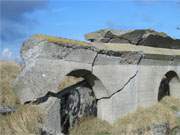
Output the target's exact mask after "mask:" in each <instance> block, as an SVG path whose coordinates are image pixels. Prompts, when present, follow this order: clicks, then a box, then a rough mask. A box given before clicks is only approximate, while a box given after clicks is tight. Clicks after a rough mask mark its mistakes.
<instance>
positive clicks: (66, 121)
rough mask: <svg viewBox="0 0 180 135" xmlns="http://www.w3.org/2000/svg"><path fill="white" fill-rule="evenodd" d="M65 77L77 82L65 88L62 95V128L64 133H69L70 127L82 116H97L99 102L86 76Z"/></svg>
mask: <svg viewBox="0 0 180 135" xmlns="http://www.w3.org/2000/svg"><path fill="white" fill-rule="evenodd" d="M65 78H71V79H68V81H70V83H72V84H73V83H74V81H75V84H73V85H72V86H70V87H67V88H65V89H64V94H63V96H62V97H61V111H60V115H61V130H62V133H64V134H68V133H69V129H70V128H72V127H73V126H74V125H75V124H77V123H78V122H79V120H80V119H81V118H83V117H92V116H93V117H96V116H97V103H96V97H95V94H94V92H93V90H92V87H91V85H90V84H89V83H88V81H86V79H85V78H83V77H77V76H66V77H65ZM71 80H74V81H71ZM61 84H62V83H61Z"/></svg>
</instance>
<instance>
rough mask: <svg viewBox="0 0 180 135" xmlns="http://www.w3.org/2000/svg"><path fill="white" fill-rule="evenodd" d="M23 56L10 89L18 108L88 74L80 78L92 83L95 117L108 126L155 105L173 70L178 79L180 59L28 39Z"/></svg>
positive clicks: (23, 49)
mask: <svg viewBox="0 0 180 135" xmlns="http://www.w3.org/2000/svg"><path fill="white" fill-rule="evenodd" d="M157 51H158V50H157ZM21 52H22V57H23V59H24V61H25V67H24V69H23V71H22V72H21V74H20V76H19V77H18V78H17V80H16V82H15V84H14V86H15V92H16V93H17V95H18V96H19V97H20V99H21V102H22V103H24V102H26V101H31V100H33V99H36V98H39V97H42V96H44V95H46V94H47V93H48V92H49V91H51V92H57V88H58V85H59V82H61V81H62V80H63V79H64V77H65V76H66V75H68V74H69V73H71V72H72V71H78V70H84V71H88V72H90V73H88V74H84V75H82V76H81V77H84V78H85V79H87V81H88V82H90V84H91V86H92V89H93V91H94V93H95V96H96V98H97V100H98V102H97V108H98V117H99V118H101V119H103V120H106V121H108V122H110V123H113V122H114V121H115V120H116V119H117V118H119V117H122V116H124V115H125V114H127V113H129V112H132V111H134V110H135V109H136V108H137V107H138V106H149V105H151V104H153V103H155V102H157V94H158V90H159V85H160V81H161V79H162V77H163V76H164V75H165V74H166V72H168V71H169V70H173V71H175V72H176V73H177V74H178V75H179V76H180V57H175V56H167V55H166V54H164V55H161V56H160V55H156V54H151V55H147V54H144V53H143V52H134V51H129V52H127V51H119V52H115V51H106V50H100V49H97V48H94V47H90V48H88V47H82V46H66V45H61V44H54V43H49V42H47V41H34V40H33V41H32V40H31V39H30V40H28V41H27V42H26V43H25V44H24V46H23V48H22V51H21ZM176 55H177V54H176ZM179 55H180V53H179ZM172 84H179V82H178V81H176V82H174V83H172ZM173 87H175V85H173V86H172V85H171V88H173ZM178 87H179V86H178ZM175 91H176V92H177V93H178V94H179V93H180V92H179V91H178V90H177V89H176V90H175ZM174 93H175V92H174ZM178 94H177V95H178ZM179 95H180V94H179Z"/></svg>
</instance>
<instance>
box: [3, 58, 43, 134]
mask: <svg viewBox="0 0 180 135" xmlns="http://www.w3.org/2000/svg"><path fill="white" fill-rule="evenodd" d="M19 72H20V66H19V65H18V64H16V63H15V62H5V61H0V73H1V74H0V77H1V78H0V105H1V106H10V107H15V108H16V109H17V110H16V112H15V113H12V114H9V115H6V116H4V115H0V135H39V134H40V125H41V123H42V116H43V114H42V113H41V112H40V110H39V109H38V108H37V107H35V106H33V105H21V104H20V102H19V99H18V98H17V97H16V95H15V93H14V92H13V89H12V82H13V81H14V80H15V78H16V77H17V75H18V74H19Z"/></svg>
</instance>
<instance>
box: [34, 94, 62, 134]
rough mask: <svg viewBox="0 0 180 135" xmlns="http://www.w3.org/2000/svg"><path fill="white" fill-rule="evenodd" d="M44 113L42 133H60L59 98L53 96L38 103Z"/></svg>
mask: <svg viewBox="0 0 180 135" xmlns="http://www.w3.org/2000/svg"><path fill="white" fill-rule="evenodd" d="M38 106H39V107H40V108H41V109H42V110H43V112H45V113H44V122H43V126H42V135H58V134H61V125H60V122H61V117H60V109H61V108H60V100H59V99H58V98H55V97H49V99H48V100H47V101H46V102H44V103H42V104H39V105H38Z"/></svg>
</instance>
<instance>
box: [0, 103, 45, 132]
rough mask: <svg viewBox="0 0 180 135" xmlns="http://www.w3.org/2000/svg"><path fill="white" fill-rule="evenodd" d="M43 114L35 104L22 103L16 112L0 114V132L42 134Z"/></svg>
mask: <svg viewBox="0 0 180 135" xmlns="http://www.w3.org/2000/svg"><path fill="white" fill-rule="evenodd" d="M42 116H43V115H42V114H41V113H40V111H39V110H38V108H36V107H35V106H31V105H22V106H20V107H19V108H18V109H17V111H16V112H15V113H12V114H10V115H7V116H0V134H1V135H40V132H41V130H40V127H41V123H42Z"/></svg>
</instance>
